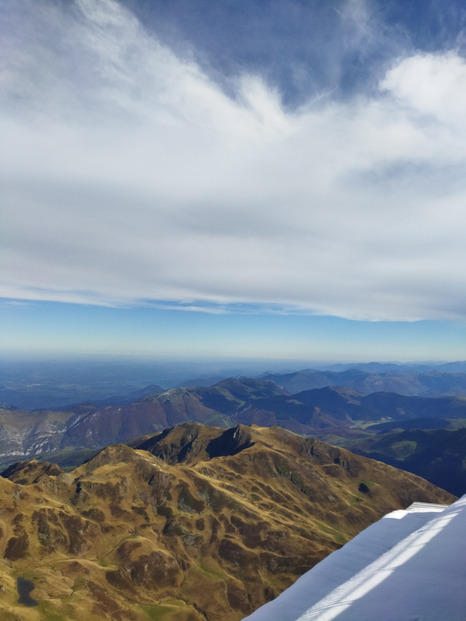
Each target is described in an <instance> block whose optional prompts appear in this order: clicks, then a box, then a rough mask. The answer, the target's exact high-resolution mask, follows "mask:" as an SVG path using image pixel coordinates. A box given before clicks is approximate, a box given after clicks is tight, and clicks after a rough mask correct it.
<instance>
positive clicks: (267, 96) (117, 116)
mask: <svg viewBox="0 0 466 621" xmlns="http://www.w3.org/2000/svg"><path fill="white" fill-rule="evenodd" d="M363 8H364V3H359V2H350V3H348V5H347V11H348V13H347V15H351V19H353V20H355V19H356V18H357V16H358V15H360V18H359V22H358V23H360V24H361V28H363V30H364V32H365V35H364V36H365V37H367V36H369V34H370V28H371V23H370V20H369V19H366V17H361V15H362V13H361V11H363ZM1 10H2V12H3V15H2V18H4V19H3V20H2V21H3V24H4V25H3V27H2V32H1V36H2V39H3V41H4V43H3V44H2V49H4V50H5V54H4V56H3V60H2V68H1V73H0V98H1V102H0V103H1V120H0V131H1V135H2V142H3V144H4V145H6V147H7V148H4V149H2V155H1V158H2V159H1V173H0V174H1V177H2V181H1V183H2V186H3V188H4V189H3V199H2V202H3V207H2V212H3V215H2V220H3V222H2V228H3V234H2V235H3V240H2V245H3V248H4V250H3V252H2V253H3V264H4V266H5V268H4V269H3V276H2V279H1V280H2V287H1V290H0V291H1V292H2V295H3V296H5V297H9V298H17V299H25V300H27V299H44V300H45V299H49V300H62V301H67V302H78V303H89V304H114V305H121V304H135V303H136V304H137V303H139V302H140V303H145V301H147V300H148V299H149V300H154V301H158V302H160V303H167V304H171V303H173V301H177V302H178V304H181V305H183V306H184V307H185V308H188V309H189V308H191V309H193V310H197V309H199V308H209V307H210V308H211V309H212V308H213V306H215V305H218V308H219V309H223V308H225V307H227V306H228V305H229V304H247V305H249V304H252V305H254V304H265V305H273V306H275V307H282V308H283V309H286V308H294V309H302V310H305V311H308V312H311V313H320V314H332V315H338V316H341V317H347V318H357V319H370V320H377V319H390V320H401V319H408V320H413V319H429V318H430V319H436V318H459V317H464V312H465V311H464V309H465V308H466V304H465V301H466V300H465V296H466V294H465V291H466V287H465V284H466V283H465V276H464V270H463V268H462V266H463V265H464V264H465V259H466V247H465V245H464V240H463V231H464V226H465V224H466V216H465V209H464V205H465V204H466V181H465V179H466V175H465V172H466V171H465V164H464V162H465V161H466V160H465V158H466V146H465V145H466V142H465V140H464V138H465V135H464V134H465V131H466V118H465V117H464V113H463V111H464V108H465V103H466V102H465V99H466V63H465V61H464V59H463V58H462V57H461V56H459V55H458V54H457V53H456V52H454V51H449V52H446V53H439V54H415V55H410V56H399V57H398V58H397V60H396V61H393V64H392V66H391V67H390V68H389V69H388V70H387V71H386V72H384V73H383V74H381V75H380V76H379V89H378V91H377V92H376V93H375V94H373V95H368V94H367V93H366V94H361V96H360V97H354V96H353V97H351V99H348V100H346V101H342V100H341V98H339V99H338V100H334V99H332V98H331V97H326V98H323V99H320V100H318V101H314V102H313V103H309V104H304V105H301V106H299V107H298V108H294V109H289V107H286V108H285V107H284V105H283V97H282V93H281V92H280V91H279V90H278V89H277V87H276V86H274V87H271V86H270V85H269V84H268V83H267V82H266V81H265V80H264V79H263V78H261V76H260V75H254V74H252V73H246V74H242V75H240V76H236V77H235V78H234V81H233V82H232V83H231V84H230V88H229V90H228V91H227V90H226V89H225V88H224V85H223V86H219V84H218V82H217V81H215V80H214V79H213V78H212V76H211V75H209V74H208V73H206V71H205V70H204V69H203V68H202V67H201V66H200V65H199V64H197V63H196V62H195V61H194V60H193V58H192V57H191V58H189V57H186V55H185V56H183V57H181V56H179V55H177V54H176V53H175V52H174V51H173V50H172V49H170V48H168V47H167V46H166V45H163V44H162V43H161V42H160V40H159V39H157V37H156V35H155V34H153V33H151V32H150V31H148V30H147V29H146V28H145V27H144V26H143V25H141V23H139V22H138V20H137V19H136V18H135V16H134V15H133V14H131V13H130V12H129V11H128V10H127V9H125V8H124V7H123V6H122V5H120V4H118V3H117V2H115V1H113V0H92V1H91V0H76V1H75V2H73V3H69V4H68V5H65V6H64V5H63V4H61V3H54V2H50V1H47V0H34V1H32V0H17V1H15V2H13V1H7V2H5V3H4V5H3V8H2V9H1ZM358 36H362V35H358ZM232 80H233V78H232ZM227 92H228V93H229V94H227ZM222 312H223V311H222Z"/></svg>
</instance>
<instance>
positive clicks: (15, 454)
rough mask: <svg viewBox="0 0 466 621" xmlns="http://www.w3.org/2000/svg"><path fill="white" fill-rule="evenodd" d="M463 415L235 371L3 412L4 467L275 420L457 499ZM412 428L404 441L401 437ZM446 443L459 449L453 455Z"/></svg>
mask: <svg viewBox="0 0 466 621" xmlns="http://www.w3.org/2000/svg"><path fill="white" fill-rule="evenodd" d="M352 372H353V371H351V373H352ZM298 375H300V374H294V378H293V381H294V380H295V379H296V377H297V376H298ZM278 379H279V378H276V380H277V381H278ZM282 383H286V382H282ZM144 392H145V391H144ZM464 420H466V400H465V399H463V398H461V397H455V396H443V397H436V398H432V397H431V398H428V397H413V396H406V395H400V394H397V393H390V392H377V393H371V394H363V393H360V392H358V391H356V390H355V389H353V388H347V387H344V388H342V387H337V386H332V387H329V386H327V387H324V388H315V389H310V390H304V391H301V392H297V393H295V394H291V393H290V391H289V390H288V389H287V388H285V387H284V386H283V385H279V384H277V383H276V382H275V381H272V380H271V379H270V378H269V379H260V380H259V379H254V378H246V377H237V378H230V379H227V380H223V381H221V382H218V383H217V384H215V385H213V386H191V387H184V388H174V389H170V390H167V391H162V392H158V393H156V394H149V395H146V396H143V397H142V398H140V399H138V400H137V401H134V402H132V403H124V402H122V403H121V404H119V405H98V404H80V405H77V406H73V407H70V408H69V409H67V410H65V411H61V412H57V411H50V410H38V411H32V412H31V411H27V410H19V409H7V408H4V409H0V463H1V464H3V467H6V466H8V465H9V464H12V463H14V462H16V461H18V460H24V459H29V458H33V457H40V458H41V459H52V460H53V461H56V462H57V463H60V464H62V465H63V466H67V467H70V466H76V465H79V464H81V463H83V461H85V460H86V459H89V458H90V457H92V456H93V455H94V454H95V453H96V452H97V451H98V450H100V449H101V448H103V447H104V446H107V445H109V444H115V443H121V442H128V441H130V440H132V439H133V438H138V437H142V436H144V435H147V434H152V433H155V432H158V431H162V430H163V429H166V428H168V427H172V426H174V425H177V424H179V423H183V422H188V421H196V422H200V423H204V424H209V425H215V426H218V427H223V428H229V427H233V426H235V425H237V424H238V423H241V424H244V425H250V424H256V425H260V426H273V425H279V426H281V427H284V428H286V429H289V430H291V431H294V432H297V433H301V434H305V435H312V436H314V437H318V438H320V439H322V440H325V441H329V442H331V443H333V444H337V445H341V446H345V447H346V448H349V449H350V450H353V451H356V452H358V453H360V454H362V455H365V456H369V457H374V458H376V459H381V460H383V461H386V462H387V463H389V464H391V465H395V466H397V467H403V468H406V469H408V470H410V471H412V472H415V473H416V474H419V475H421V476H424V477H427V478H428V479H429V480H430V481H432V482H433V483H435V484H437V485H440V486H443V487H445V488H446V489H448V490H449V491H451V492H452V493H455V494H458V495H460V494H462V493H464V492H465V491H466V467H465V465H464V464H463V460H464V456H465V453H466V450H465V447H464V440H463V436H462V435H461V433H462V432H460V431H459V430H458V428H461V427H463V426H464V422H463V421H464ZM408 430H412V434H411V435H410V436H409V439H407V437H408V436H406V437H405V435H400V434H402V433H404V434H407V433H408ZM421 431H422V432H423V433H421ZM414 437H415V438H416V439H413V438H414ZM449 444H451V445H452V446H456V447H457V450H456V451H455V452H454V453H453V456H452V455H451V451H450V454H449V453H448V448H447V447H448V445H449ZM436 464H437V466H438V467H437V466H436ZM439 464H443V465H441V466H439Z"/></svg>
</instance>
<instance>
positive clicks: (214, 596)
mask: <svg viewBox="0 0 466 621" xmlns="http://www.w3.org/2000/svg"><path fill="white" fill-rule="evenodd" d="M249 388H250V387H249ZM244 390H245V392H246V393H248V387H246V388H245V389H244ZM231 394H233V393H232V392H228V393H227V395H231ZM254 394H256V393H255V392H254ZM227 395H225V394H224V395H223V396H224V397H225V398H227ZM236 395H237V398H239V396H240V395H239V393H238V392H237V393H236ZM243 396H246V395H245V394H244V395H243ZM227 400H229V397H228V398H227ZM132 444H133V446H132V447H129V446H126V445H113V446H109V447H107V448H105V449H103V450H102V451H101V452H99V453H98V454H97V455H96V456H95V457H93V458H92V459H91V460H90V461H88V462H87V463H85V464H83V465H81V466H80V467H78V468H76V469H75V470H73V471H71V472H64V471H63V470H62V469H61V468H60V467H59V466H57V465H54V464H51V463H41V462H38V461H36V460H32V461H28V462H24V463H17V464H16V465H14V466H11V467H10V468H9V469H8V470H7V471H5V472H4V473H3V478H0V507H1V509H0V516H1V519H0V547H1V550H0V552H1V554H0V557H1V560H0V583H1V585H2V587H1V591H0V618H1V619H2V621H13V620H15V619H18V618H24V619H27V620H28V621H45V620H47V621H59V620H64V619H66V620H67V621H73V620H78V619H79V620H81V619H83V618H85V619H89V620H90V621H94V620H99V621H101V620H105V619H108V620H110V619H111V620H112V621H114V620H116V621H127V620H129V621H147V620H149V619H162V618H163V619H164V621H175V620H176V621H188V620H189V621H197V620H199V621H200V620H207V621H214V620H218V619H222V620H224V621H236V620H239V619H241V618H243V617H244V616H245V615H247V614H249V613H250V612H252V611H253V610H254V609H255V608H257V607H258V606H260V605H261V604H263V603H264V602H266V601H268V600H270V599H271V598H273V597H275V596H276V595H277V594H278V593H279V592H280V591H282V590H283V589H284V588H286V587H287V586H289V585H290V584H291V583H292V582H293V581H294V580H296V578H297V577H298V576H299V575H301V574H302V573H303V572H304V571H306V570H307V569H309V568H310V567H311V566H313V565H314V564H316V563H317V562H318V561H319V560H321V559H322V558H324V557H325V556H326V555H327V554H328V553H329V552H331V551H333V550H335V549H337V548H339V547H340V546H342V545H343V544H344V543H345V542H346V541H348V539H350V538H351V537H353V536H354V535H355V534H357V533H358V532H359V531H361V530H362V529H363V528H365V527H367V526H368V525H369V524H371V523H372V522H374V521H376V520H377V519H379V518H380V517H381V516H382V515H384V514H385V513H387V512H388V511H391V510H393V509H397V508H404V507H406V506H408V505H409V504H411V503H412V502H413V501H425V502H438V503H450V502H452V501H453V500H454V497H453V496H452V495H450V494H448V493H447V492H445V491H443V490H440V489H439V488H436V487H435V486H433V485H431V484H430V483H428V482H427V481H425V480H423V479H421V478H419V477H416V476H414V475H412V474H409V473H407V472H404V471H400V470H396V469H394V468H392V467H390V466H387V465H385V464H383V463H380V462H377V461H374V460H369V459H367V458H364V457H361V456H357V455H354V454H352V453H350V452H348V451H346V450H344V449H341V448H336V447H333V446H330V445H328V444H325V443H323V442H321V441H319V440H316V439H312V438H304V437H301V436H298V435H296V434H294V433H292V432H289V431H286V430H284V429H282V428H278V427H271V428H261V427H255V426H253V427H246V426H243V425H236V426H235V427H233V428H229V429H222V428H214V427H207V426H204V425H201V424H198V423H192V422H189V423H184V424H181V425H178V426H175V427H173V428H170V429H166V430H164V431H163V432H161V433H158V434H156V435H150V436H148V437H146V438H144V439H143V440H142V441H141V442H138V441H134V442H133V443H132ZM25 587H27V590H28V592H30V595H29V597H30V602H32V603H36V604H37V605H36V606H33V605H31V606H30V607H25V606H24V605H23V604H21V603H19V602H18V593H19V590H20V589H23V588H25Z"/></svg>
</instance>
